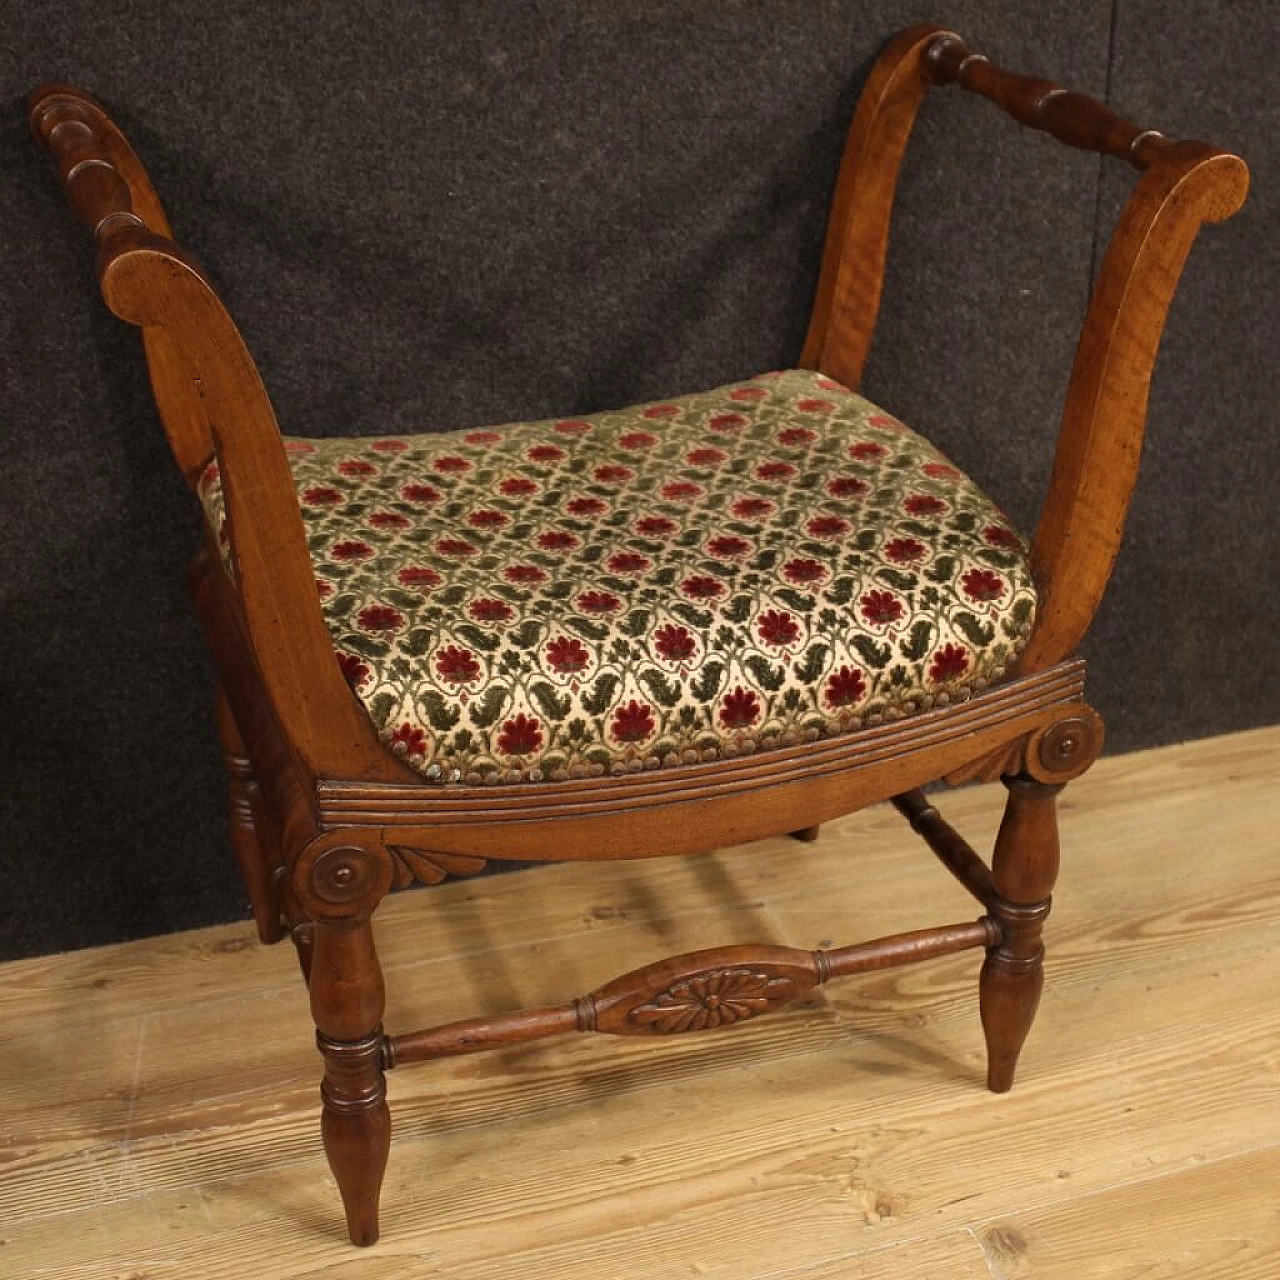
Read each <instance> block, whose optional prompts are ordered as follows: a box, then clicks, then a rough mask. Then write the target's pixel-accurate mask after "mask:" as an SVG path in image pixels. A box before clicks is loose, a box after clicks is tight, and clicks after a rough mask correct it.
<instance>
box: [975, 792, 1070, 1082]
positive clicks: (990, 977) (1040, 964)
mask: <svg viewBox="0 0 1280 1280" xmlns="http://www.w3.org/2000/svg"><path fill="white" fill-rule="evenodd" d="M1004 784H1005V786H1006V787H1008V789H1009V798H1008V801H1007V803H1006V805H1005V811H1004V820H1003V821H1002V822H1001V824H1000V833H999V835H998V836H997V837H996V848H995V857H994V860H993V863H992V880H993V882H994V886H995V891H996V897H995V899H994V900H993V901H992V903H991V908H990V911H991V917H992V919H993V920H994V921H995V922H996V924H997V925H999V927H1000V931H1001V939H1000V942H999V943H998V944H997V945H996V946H994V947H992V948H991V949H990V950H989V951H988V952H987V959H986V962H985V963H984V964H983V966H982V979H981V983H980V1004H981V1010H982V1029H983V1032H984V1033H985V1035H986V1040H987V1087H988V1088H989V1089H991V1090H992V1091H993V1092H995V1093H1005V1092H1007V1091H1008V1090H1009V1089H1010V1088H1011V1087H1012V1086H1013V1075H1014V1070H1015V1069H1016V1067H1017V1065H1018V1054H1019V1053H1020V1052H1021V1050H1022V1044H1023V1041H1024V1040H1026V1038H1027V1033H1028V1032H1029V1031H1030V1030H1031V1023H1032V1022H1033V1021H1034V1019H1035V1016H1036V1007H1037V1006H1038V1005H1039V1003H1040V991H1041V988H1042V987H1043V986H1044V944H1043V943H1042V942H1041V932H1042V930H1043V928H1044V922H1045V918H1046V917H1047V916H1048V914H1049V905H1050V897H1049V895H1050V894H1051V893H1052V892H1053V885H1054V881H1055V880H1056V879H1057V878H1058V819H1057V813H1056V811H1055V807H1054V806H1055V798H1056V796H1057V794H1058V792H1059V791H1061V790H1062V787H1061V786H1050V785H1046V784H1045V783H1041V782H1036V781H1034V780H1033V779H1031V778H1029V777H1007V778H1005V779H1004Z"/></svg>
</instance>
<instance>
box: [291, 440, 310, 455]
mask: <svg viewBox="0 0 1280 1280" xmlns="http://www.w3.org/2000/svg"><path fill="white" fill-rule="evenodd" d="M284 451H285V453H315V451H316V447H315V445H313V444H308V443H307V441H305V440H286V441H285V442H284Z"/></svg>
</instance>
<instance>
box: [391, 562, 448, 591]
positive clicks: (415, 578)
mask: <svg viewBox="0 0 1280 1280" xmlns="http://www.w3.org/2000/svg"><path fill="white" fill-rule="evenodd" d="M396 578H397V579H398V580H399V583H400V585H401V586H402V587H409V588H411V589H412V588H414V587H416V588H417V589H418V590H420V591H430V590H431V588H432V587H438V586H439V585H440V584H441V583H442V582H443V581H444V579H443V578H442V577H441V576H440V575H439V574H438V573H437V572H436V571H435V570H434V569H428V568H427V567H426V566H425V565H416V564H413V565H409V567H408V568H406V569H401V570H400V572H399V573H397V574H396Z"/></svg>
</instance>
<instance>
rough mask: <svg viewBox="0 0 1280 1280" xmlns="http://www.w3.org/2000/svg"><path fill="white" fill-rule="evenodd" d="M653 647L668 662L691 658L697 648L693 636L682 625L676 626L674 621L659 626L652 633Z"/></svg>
mask: <svg viewBox="0 0 1280 1280" xmlns="http://www.w3.org/2000/svg"><path fill="white" fill-rule="evenodd" d="M653 647H654V648H655V649H656V650H657V651H658V655H659V657H663V658H665V659H666V660H667V661H668V662H683V661H684V660H685V659H686V658H692V657H693V655H694V654H695V653H696V652H697V650H698V644H697V641H695V640H694V638H693V636H692V635H690V634H689V632H688V631H686V630H685V629H684V627H677V626H676V625H675V624H674V623H668V624H667V625H666V626H665V627H659V628H658V629H657V630H656V631H655V632H654V633H653Z"/></svg>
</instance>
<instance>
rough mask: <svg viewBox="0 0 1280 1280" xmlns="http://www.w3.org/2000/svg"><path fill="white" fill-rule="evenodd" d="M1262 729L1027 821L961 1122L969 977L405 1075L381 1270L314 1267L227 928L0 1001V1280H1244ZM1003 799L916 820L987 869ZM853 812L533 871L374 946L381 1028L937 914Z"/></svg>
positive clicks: (328, 1224) (271, 977)
mask: <svg viewBox="0 0 1280 1280" xmlns="http://www.w3.org/2000/svg"><path fill="white" fill-rule="evenodd" d="M1278 782H1280V727H1277V728H1273V729H1265V730H1259V731H1256V732H1253V733H1248V734H1240V735H1235V736H1232V737H1227V738H1220V739H1216V740H1212V741H1207V742H1200V743H1195V744H1191V745H1188V746H1182V747H1174V748H1168V749H1165V750H1160V751H1154V752H1148V753H1143V754H1140V755H1134V756H1128V757H1124V758H1121V759H1116V760H1108V761H1103V762H1102V763H1101V764H1099V765H1098V766H1096V767H1095V769H1094V770H1093V771H1092V772H1091V773H1090V774H1089V775H1088V776H1087V777H1086V778H1084V779H1082V780H1081V781H1079V782H1077V783H1074V784H1072V786H1071V787H1070V788H1068V790H1067V791H1066V793H1065V794H1064V796H1063V802H1062V806H1061V808H1062V823H1063V845H1064V866H1063V875H1062V880H1061V884H1060V888H1059V894H1058V903H1057V907H1056V910H1055V913H1054V915H1053V917H1052V919H1051V921H1050V925H1049V935H1048V941H1049V948H1050V950H1049V956H1050V960H1049V963H1050V972H1049V981H1048V986H1047V989H1046V994H1045V999H1044V1003H1043V1006H1042V1009H1041V1013H1040V1019H1039V1022H1038V1024H1037V1026H1036V1028H1035V1031H1034V1032H1033V1034H1032V1038H1031V1040H1030V1042H1029V1043H1028V1046H1027V1050H1026V1052H1025V1054H1024V1058H1023V1070H1022V1072H1021V1075H1020V1079H1019V1083H1018V1085H1017V1087H1016V1088H1015V1090H1014V1092H1013V1093H1011V1094H1009V1095H1007V1096H1004V1097H994V1096H992V1095H990V1094H987V1093H986V1092H985V1090H984V1089H983V1088H982V1083H981V1081H982V1069H983V1066H982V1048H981V1035H980V1031H979V1028H978V1020H977V1013H976V982H975V980H976V973H977V967H978V959H979V958H978V957H977V956H976V955H974V954H972V953H970V954H966V955H961V956H957V957H951V958H948V959H945V960H941V961H935V962H933V963H931V964H928V965H924V966H921V967H919V968H915V969H907V970H900V971H897V972H891V973H883V974H872V975H867V976H865V977H862V978H854V979H849V980H846V981H844V982H842V983H840V984H836V985H833V986H831V987H829V988H826V989H825V991H824V992H823V993H821V994H816V995H814V996H813V997H812V998H810V999H808V1000H806V1001H805V1002H803V1003H802V1004H801V1005H799V1006H797V1007H794V1008H793V1009H791V1010H790V1011H787V1012H784V1013H781V1014H778V1015H776V1016H774V1017H772V1018H765V1019H761V1020H758V1021H754V1022H750V1023H747V1024H745V1025H744V1026H742V1027H739V1028H735V1029H733V1030H730V1031H726V1032H718V1033H717V1032H712V1033H707V1034H704V1035H702V1036H690V1037H685V1038H672V1039H667V1040H662V1041H659V1042H648V1043H643V1044H640V1043H636V1042H634V1041H628V1040H619V1039H615V1038H612V1037H603V1036H602V1037H587V1036H577V1037H569V1038H567V1039H564V1040H560V1041H550V1042H545V1043H543V1044H541V1045H535V1046H524V1047H520V1048H515V1049H511V1050H508V1051H503V1052H500V1053H495V1054H488V1055H480V1056H477V1057H473V1058H464V1059H457V1060H454V1061H451V1062H444V1063H436V1064H432V1065H423V1066H414V1067H407V1068H404V1069H402V1070H401V1071H399V1072H396V1073H394V1074H393V1075H392V1077H391V1091H392V1096H391V1101H392V1115H393V1120H394V1124H395V1128H396V1138H395V1141H394V1144H393V1147H392V1155H391V1165H390V1168H389V1171H388V1177H387V1186H386V1191H385V1193H384V1212H383V1228H384V1237H383V1240H382V1241H381V1242H380V1243H379V1244H378V1245H377V1246H375V1247H374V1248H373V1249H372V1250H368V1251H357V1250H354V1249H352V1248H350V1247H349V1246H348V1245H347V1244H346V1243H345V1237H344V1236H343V1235H342V1234H341V1232H340V1224H339V1216H338V1209H337V1197H336V1192H335V1190H334V1187H333V1184H332V1182H331V1179H330V1177H329V1174H328V1170H327V1168H326V1167H325V1164H324V1160H323V1157H322V1156H321V1154H320V1149H319V1140H318V1134H317V1124H316V1112H317V1098H316V1083H317V1076H318V1061H317V1057H316V1055H315V1052H314V1049H313V1048H312V1045H311V1030H310V1024H309V1021H308V1017H307V1011H306V1003H305V999H304V997H303V993H302V990H301V986H300V984H299V982H298V980H297V978H296V971H295V967H294V962H293V957H292V954H291V952H290V951H288V950H287V949H285V948H284V947H278V948H272V949H267V948H262V947H259V946H258V945H257V944H256V943H254V942H252V941H251V940H250V928H249V926H248V925H235V926H229V927H223V928H217V929H208V930H202V931H199V932H195V933H188V934H182V935H176V936H173V937H168V938H159V939H152V940H149V941H145V942H141V943H136V944H130V945H126V946H119V947H110V948H104V949H100V950H95V951H85V952H79V953H74V954H70V955H65V956H57V957H49V958H42V959H35V960H26V961H19V962H17V963H13V964H9V965H7V966H3V967H0V1026H3V1027H4V1049H3V1057H2V1059H0V1063H2V1065H0V1115H2V1116H3V1146H2V1147H0V1159H2V1160H3V1165H2V1166H0V1167H2V1168H3V1177H2V1178H0V1276H6V1277H8V1276H12V1277H23V1278H24V1280H25V1278H26V1277H54V1276H58V1277H61V1276H65V1277H115V1278H119V1280H125V1278H126V1277H127V1278H128V1280H171V1278H173V1280H176V1277H183V1278H184V1280H188V1278H190V1277H250V1278H252V1280H276V1278H278V1277H279V1278H283V1277H293V1278H301V1277H307V1278H309V1280H319V1278H320V1277H323V1278H324V1280H356V1278H358V1277H365V1276H368V1277H378V1280H406V1278H408V1277H419V1276H424V1277H434V1276H442V1277H457V1278H458V1280H481V1278H482V1277H483V1278H485V1280H498V1278H503V1280H505V1278H506V1277H526V1278H535V1280H537V1278H541V1277H584V1278H585V1277H591V1278H592V1280H612V1278H614V1277H632V1276H635V1277H644V1280H662V1278H665V1277H722V1278H724V1280H753V1278H759V1280H764V1278H765V1277H769V1278H770V1280H781V1278H782V1277H787V1278H788V1280H820V1278H825V1277H831V1278H836V1277H838V1278H841V1280H844V1278H847V1277H886V1278H887V1277H892V1278H893V1280H913V1278H916V1277H920V1278H924V1277H928V1278H929V1280H949V1278H951V1277H968V1276H974V1277H983V1278H992V1277H994V1278H995V1280H1013V1278H1014V1277H1018V1278H1022V1277H1038V1278H1040V1277H1043V1278H1048V1277H1055V1278H1061V1280H1081V1278H1082V1277H1099V1276H1106V1277H1113V1276H1114V1277H1133V1278H1134V1280H1137V1278H1138V1277H1141V1278H1142V1280H1151V1278H1154V1277H1165V1276H1178V1277H1222V1278H1223V1280H1226V1278H1227V1277H1230V1280H1249V1278H1251V1277H1256V1278H1258V1280H1262V1278H1263V1277H1267V1278H1268V1280H1271V1278H1274V1277H1276V1276H1278V1275H1280V858H1277V856H1276V855H1277V852H1280V836H1278V835H1277V832H1280V801H1278V800H1277V783H1278ZM1001 794H1002V793H1001V792H1000V789H999V788H992V787H984V788H979V789H973V790H969V791H966V792H963V793H959V794H957V795H954V796H951V797H947V803H945V804H943V806H942V807H943V808H944V811H945V812H946V813H947V815H948V817H949V818H950V819H951V820H952V821H953V822H955V823H956V825H957V826H959V827H960V828H961V830H963V831H965V832H966V834H968V835H969V836H970V838H971V840H973V842H974V843H975V844H977V846H978V847H979V848H983V849H985V848H989V847H990V842H991V839H992V837H993V835H994V832H995V827H996V824H997V822H998V820H999V813H1000V802H1001ZM973 915H974V909H973V906H972V904H971V903H970V901H969V900H968V898H967V897H966V896H965V894H964V893H963V891H961V890H960V889H959V888H958V887H957V886H955V884H954V883H953V882H952V881H951V880H950V877H948V876H947V875H946V873H945V872H944V871H942V870H941V868H939V867H938V866H937V865H936V864H935V863H934V861H933V859H932V858H931V857H930V856H929V855H928V853H927V852H926V851H925V850H924V847H923V845H921V844H918V843H917V841H916V839H915V837H913V836H912V835H911V834H910V833H909V831H908V830H907V829H906V827H905V825H904V824H903V823H902V821H901V819H899V818H898V817H897V815H896V814H894V813H893V812H892V811H891V810H889V809H888V808H887V807H880V808H877V809H874V810H869V811H867V812H866V813H863V814H859V815H856V816H854V817H852V818H849V819H847V820H845V821H843V822H839V823H835V824H833V825H832V826H830V827H829V828H826V829H824V831H823V833H822V836H821V838H820V840H819V841H818V842H817V843H816V844H815V845H812V846H805V845H801V844H798V843H796V842H794V841H790V840H774V841H767V842H763V843H760V844H757V845H752V846H749V847H745V848H742V849H736V850H728V851H725V852H723V853H719V854H716V855H712V856H709V857H706V858H696V859H686V860H681V861H669V862H667V861H655V862H650V863H644V864H624V865H621V866H616V867H608V866H602V865H595V866H558V867H547V868H541V869H538V870H535V871H530V872H527V873H522V874H518V875H512V876H506V877H500V878H498V879H492V880H483V881H473V882H459V883H455V884H452V885H448V886H444V887H442V888H440V889H435V890H429V891H424V892H419V893H413V894H407V895H402V896H400V897H398V898H396V899H393V900H392V901H391V902H389V903H388V904H387V905H386V906H385V907H384V908H383V910H382V911H381V912H380V915H379V921H380V924H381V933H380V945H381V948H382V953H383V958H384V962H385V965H386V968H387V971H388V988H389V1009H388V1025H389V1026H390V1027H391V1028H392V1029H393V1030H408V1029H410V1028H412V1027H416V1026H423V1025H427V1024H429V1023H431V1022H435V1021H440V1020H445V1019H449V1018H453V1017H459V1016H465V1015H467V1014H470V1013H476V1012H480V1011H482V1010H499V1009H502V1008H506V1007H510V1006H512V1005H515V1004H539V1003H547V1002H553V1001H559V1000H562V999H564V998H566V997H567V996H569V995H574V994H579V993H581V992H584V991H586V990H588V989H590V988H591V987H592V986H595V985H598V984H599V983H600V982H601V981H603V980H604V979H606V978H609V977H612V976H614V975H616V974H618V973H621V972H623V971H625V970H627V969H629V968H632V967H635V966H638V965H640V964H644V963H646V962H648V961H649V960H652V959H655V958H657V957H658V956H661V955H665V954H669V953H672V952H678V951H683V950H689V949H693V948H696V947H701V946H712V945H717V944H720V943H725V942H731V941H749V940H755V941H762V942H779V943H786V944H789V945H795V946H804V947H812V946H817V945H829V944H831V943H833V942H834V943H836V944H839V943H842V942H849V941H855V940H859V939H862V938H867V937H872V936H875V935H878V934H882V933H889V932H892V931H894V930H896V929H900V928H912V927H917V926H919V925H923V924H934V923H942V922H944V921H948V920H964V919H967V918H972V916H973Z"/></svg>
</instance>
